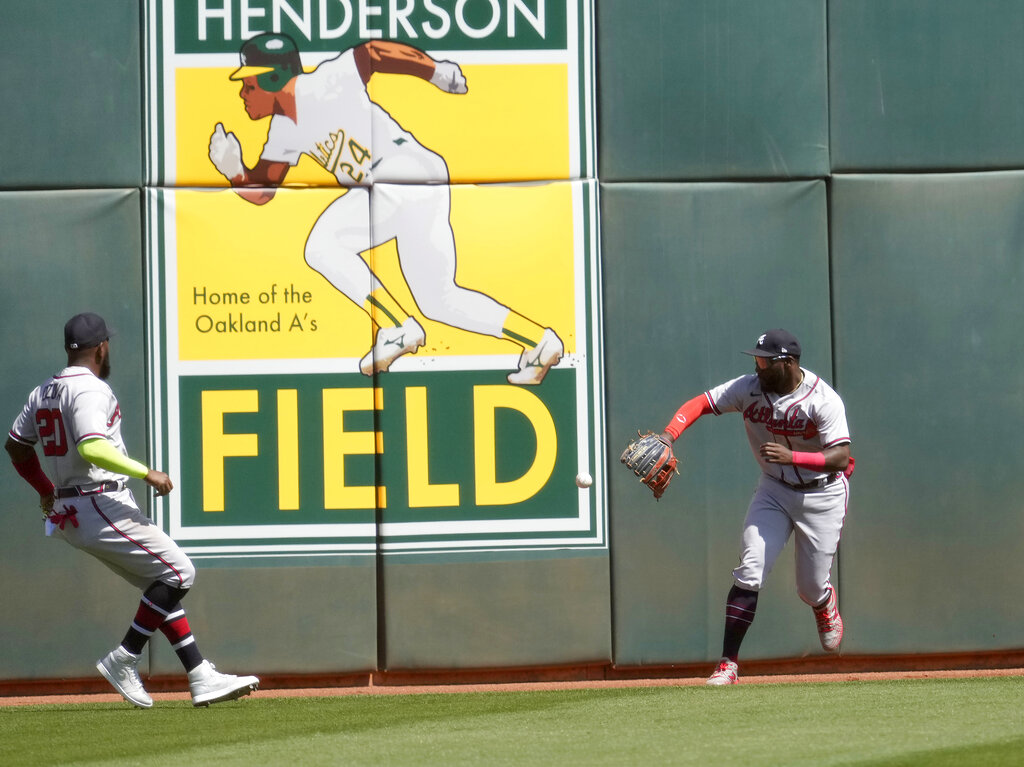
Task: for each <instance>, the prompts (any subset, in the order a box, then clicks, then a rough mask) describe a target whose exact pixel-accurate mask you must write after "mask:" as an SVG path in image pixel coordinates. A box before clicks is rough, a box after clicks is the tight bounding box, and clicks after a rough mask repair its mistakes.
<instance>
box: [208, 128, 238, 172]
mask: <svg viewBox="0 0 1024 767" xmlns="http://www.w3.org/2000/svg"><path fill="white" fill-rule="evenodd" d="M210 162H212V163H213V166H214V167H215V168H216V169H217V170H219V171H220V172H221V175H223V176H224V177H225V178H226V179H227V180H228V181H234V180H235V179H236V178H238V177H240V176H243V175H244V174H245V166H244V165H242V145H241V144H239V143H238V137H237V136H236V135H235V134H234V133H225V132H224V123H217V127H216V128H214V129H213V135H212V136H210Z"/></svg>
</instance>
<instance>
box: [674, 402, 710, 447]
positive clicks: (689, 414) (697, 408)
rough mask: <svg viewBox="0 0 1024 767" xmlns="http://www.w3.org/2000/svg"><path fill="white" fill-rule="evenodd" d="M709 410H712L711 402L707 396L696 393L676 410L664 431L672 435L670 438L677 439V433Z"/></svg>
mask: <svg viewBox="0 0 1024 767" xmlns="http://www.w3.org/2000/svg"><path fill="white" fill-rule="evenodd" d="M711 412H714V411H712V409H711V402H710V401H709V400H708V398H707V396H706V395H704V394H698V395H697V396H696V397H694V398H693V399H691V400H690V401H689V402H686V403H685V404H684V405H683V406H682V407H681V408H679V410H677V411H676V414H675V416H673V418H672V420H671V421H669V424H668V426H666V427H665V431H667V432H668V433H669V434H671V435H672V439H679V435H680V434H682V433H683V432H684V431H686V430H687V429H688V428H690V426H691V425H692V424H693V422H694V421H696V420H697V419H698V418H700V417H701V416H702V415H707V414H708V413H711Z"/></svg>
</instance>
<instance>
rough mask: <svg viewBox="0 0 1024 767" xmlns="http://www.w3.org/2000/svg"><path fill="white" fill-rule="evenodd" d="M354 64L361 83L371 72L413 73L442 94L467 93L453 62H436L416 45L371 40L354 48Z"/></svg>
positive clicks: (462, 78)
mask: <svg viewBox="0 0 1024 767" xmlns="http://www.w3.org/2000/svg"><path fill="white" fill-rule="evenodd" d="M354 55H355V59H356V67H357V68H358V69H359V75H360V77H362V78H363V82H364V83H368V82H370V76H371V75H373V74H374V73H375V72H383V73H385V74H394V75H413V76H414V77H419V78H420V79H422V80H426V81H427V82H429V83H431V84H432V85H434V86H436V87H438V88H440V89H441V90H443V91H444V92H446V93H460V94H461V93H467V92H468V90H469V89H468V88H467V86H466V77H465V75H463V74H462V69H461V68H460V67H459V65H458V64H456V63H455V62H454V61H437V60H435V59H432V58H431V57H430V56H428V55H427V54H426V53H424V52H423V51H421V50H420V49H419V48H413V47H412V46H411V45H406V44H404V43H396V42H391V41H389V40H371V41H370V42H367V43H363V44H362V45H360V46H359V47H358V48H356V49H355V50H354Z"/></svg>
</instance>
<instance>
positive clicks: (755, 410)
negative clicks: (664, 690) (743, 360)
mask: <svg viewBox="0 0 1024 767" xmlns="http://www.w3.org/2000/svg"><path fill="white" fill-rule="evenodd" d="M744 353H745V354H749V355H751V356H753V357H754V362H755V365H754V372H753V373H751V374H749V375H744V376H740V377H739V378H734V379H733V380H731V381H727V382H726V383H723V384H721V385H719V386H716V387H714V388H712V389H709V390H708V391H706V392H704V393H703V394H700V395H698V396H697V397H694V398H693V399H691V400H689V401H688V402H686V403H685V404H684V405H683V406H682V407H681V408H679V410H678V411H677V412H676V414H675V416H674V417H673V418H672V420H671V421H670V422H669V424H668V426H666V427H665V431H664V432H663V433H662V435H661V436H662V439H664V440H665V441H666V442H668V443H669V444H671V443H672V442H674V441H675V440H676V439H678V438H679V436H680V435H681V434H682V433H683V432H684V431H685V430H686V429H688V428H689V427H690V426H692V425H693V423H694V421H696V420H697V419H698V418H700V417H701V416H704V415H707V414H709V413H714V414H715V415H721V414H722V413H729V412H734V413H741V414H742V416H743V424H744V426H745V427H746V432H747V439H748V441H749V442H750V447H751V450H752V451H753V453H754V458H755V459H756V460H757V462H758V465H759V466H760V467H761V472H762V473H761V479H760V481H759V482H758V485H757V489H756V490H755V492H754V496H753V498H752V499H751V501H750V506H749V508H748V509H747V516H746V519H745V521H744V523H743V537H742V547H741V554H740V561H739V564H738V565H737V566H736V568H735V569H734V570H733V571H732V576H733V585H732V588H731V589H730V590H729V595H728V597H727V599H726V607H725V633H724V637H723V642H722V659H721V661H720V662H719V664H718V668H717V669H715V671H714V673H713V674H712V675H711V677H710V678H709V679H708V682H707V683H708V684H710V685H727V684H735V683H736V681H737V679H738V676H739V666H738V662H737V658H738V656H739V650H740V644H741V643H742V641H743V638H744V636H745V635H746V633H747V629H748V628H749V627H750V624H751V623H752V622H753V620H754V611H755V610H756V608H757V596H758V593H759V592H760V590H761V587H762V586H763V585H764V583H765V579H766V578H767V577H768V573H769V572H771V569H772V567H773V566H774V564H775V562H776V560H777V559H778V557H779V555H780V554H781V553H782V549H783V547H784V546H785V545H786V542H787V541H788V540H789V538H790V536H793V537H794V538H795V539H796V587H797V593H798V595H799V596H800V599H802V600H803V601H804V602H805V603H806V604H808V605H809V606H810V607H811V608H812V609H813V611H814V617H815V621H816V623H817V628H818V638H819V639H820V641H821V646H822V649H824V650H825V651H826V652H838V651H839V646H840V643H841V642H842V640H843V619H842V617H841V616H840V614H839V605H838V599H837V597H836V590H835V587H834V586H833V585H832V582H831V580H830V573H831V569H832V562H833V560H834V559H835V555H836V551H837V550H838V546H839V536H840V533H841V532H842V529H843V521H844V520H845V518H846V509H847V506H848V504H849V500H850V482H849V476H850V474H852V472H853V459H852V458H851V457H850V430H849V427H848V426H847V423H846V408H845V406H844V405H843V401H842V400H841V399H840V398H839V395H838V394H836V392H835V391H834V390H833V389H832V388H831V387H830V386H829V385H828V384H827V383H825V381H823V380H822V379H821V378H820V377H819V376H817V375H815V374H814V373H812V372H811V371H810V370H807V369H805V368H802V367H801V366H800V342H799V341H797V339H796V337H794V336H793V334H791V333H789V332H787V331H785V330H781V329H776V330H769V331H768V332H767V333H765V334H764V335H762V336H761V337H760V338H759V339H758V340H757V344H756V345H755V346H754V348H753V349H751V350H750V351H747V352H744Z"/></svg>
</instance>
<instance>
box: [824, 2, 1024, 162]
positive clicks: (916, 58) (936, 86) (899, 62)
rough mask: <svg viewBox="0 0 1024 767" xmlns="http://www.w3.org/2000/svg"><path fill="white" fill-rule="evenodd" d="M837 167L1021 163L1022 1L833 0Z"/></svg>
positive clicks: (830, 12)
mask: <svg viewBox="0 0 1024 767" xmlns="http://www.w3.org/2000/svg"><path fill="white" fill-rule="evenodd" d="M828 19H829V48H828V51H829V102H830V109H831V153H832V168H833V170H836V171H885V170H890V171H897V170H943V169H953V168H956V169H971V168H1012V167H1020V166H1021V165H1022V164H1024V142H1022V141H1021V133H1022V131H1024V99H1021V97H1020V83H1021V80H1022V79H1024V46H1022V45H1021V30H1022V28H1024V4H1022V3H1020V2H1019V0H971V1H970V2H957V1H956V0H939V1H936V0H900V1H899V2H892V1H891V0H831V2H829V7H828Z"/></svg>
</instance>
